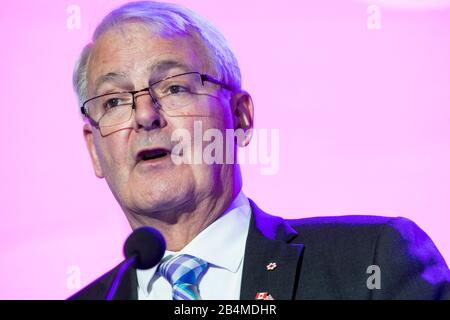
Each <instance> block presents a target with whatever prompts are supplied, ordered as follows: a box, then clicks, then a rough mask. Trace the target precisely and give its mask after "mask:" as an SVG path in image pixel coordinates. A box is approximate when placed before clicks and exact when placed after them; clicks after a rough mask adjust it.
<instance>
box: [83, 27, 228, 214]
mask: <svg viewBox="0 0 450 320" xmlns="http://www.w3.org/2000/svg"><path fill="white" fill-rule="evenodd" d="M183 66H184V67H183ZM211 69H212V68H211V67H210V65H209V62H208V58H207V55H206V50H205V49H204V47H203V46H202V45H201V44H200V43H199V42H198V41H196V40H195V39H194V38H192V37H187V36H186V37H181V36H179V37H176V38H171V39H163V38H161V37H158V36H155V35H152V34H151V33H150V32H149V31H148V29H146V28H145V27H144V26H143V25H141V24H138V23H128V24H124V25H122V26H121V27H120V28H117V29H113V30H110V31H107V32H106V33H105V34H103V35H102V36H101V37H100V38H99V39H98V40H97V41H96V43H95V46H94V48H93V50H92V53H91V56H90V58H89V61H88V65H87V81H88V96H89V97H92V96H97V95H101V94H105V93H111V92H117V91H132V90H140V89H143V88H145V87H147V86H148V83H149V81H150V82H152V81H153V82H154V81H158V80H160V79H163V78H166V77H168V76H172V75H176V74H180V73H183V72H189V71H198V72H200V73H208V74H211V75H213V76H215V72H214V70H211ZM108 74H109V76H107V77H105V75H108ZM111 75H113V76H111ZM102 79H103V80H105V79H107V80H106V81H101V80H102ZM99 83H102V84H100V85H99ZM219 91H220V89H219V88H217V89H216V92H215V93H213V95H214V96H216V97H213V96H209V95H204V96H199V97H198V105H196V106H192V108H191V109H190V110H191V111H192V112H191V115H189V112H187V114H186V116H172V115H168V114H167V113H166V112H164V111H161V110H158V109H157V108H155V107H154V105H153V103H152V102H151V99H150V97H149V95H148V94H146V93H145V92H143V93H142V94H137V97H136V100H135V101H136V109H135V113H134V115H133V116H132V118H131V120H130V125H129V126H128V127H127V128H125V129H121V130H117V131H115V132H113V133H111V134H108V135H103V136H102V134H100V132H99V130H98V129H97V128H94V127H93V126H91V125H90V124H85V126H84V134H85V139H86V142H87V145H88V149H89V152H90V155H91V157H92V161H93V165H94V169H95V172H96V175H97V176H98V177H105V179H106V181H107V183H108V185H109V187H110V189H111V191H112V192H113V194H114V196H115V197H116V199H117V200H118V201H119V203H120V205H121V206H122V208H124V209H126V210H125V211H126V212H128V211H131V212H133V213H136V214H145V215H148V214H150V215H151V214H154V215H157V214H158V212H161V211H166V210H169V211H170V210H171V209H173V210H177V209H179V208H186V207H189V206H193V205H195V202H198V201H200V200H202V199H203V198H207V197H211V196H214V194H219V193H221V192H223V189H224V188H226V187H225V186H227V185H231V184H232V183H231V182H232V181H231V180H232V176H233V166H232V165H217V164H214V165H208V164H205V163H204V161H202V164H180V165H176V164H175V163H174V162H173V161H172V156H173V155H172V156H171V155H167V156H165V157H162V158H158V159H153V160H144V159H143V158H142V151H143V150H147V151H149V150H154V149H155V148H161V149H165V150H169V152H170V150H172V149H173V146H174V145H175V144H176V143H177V141H173V138H172V133H173V132H174V131H175V132H176V131H177V130H179V129H185V130H187V131H189V132H190V135H191V137H192V138H193V137H194V122H195V121H201V122H202V129H203V131H204V130H207V129H208V128H216V129H219V130H220V131H222V132H225V129H227V128H233V127H234V122H235V120H234V119H233V116H232V112H231V110H230V103H229V98H228V99H226V98H224V97H225V96H224V95H221V94H220V92H219ZM196 110H197V111H198V110H201V117H197V116H195V114H196V112H195V111H196ZM223 136H225V134H224V135H223ZM184 143H191V142H190V141H186V142H184ZM144 153H145V152H144Z"/></svg>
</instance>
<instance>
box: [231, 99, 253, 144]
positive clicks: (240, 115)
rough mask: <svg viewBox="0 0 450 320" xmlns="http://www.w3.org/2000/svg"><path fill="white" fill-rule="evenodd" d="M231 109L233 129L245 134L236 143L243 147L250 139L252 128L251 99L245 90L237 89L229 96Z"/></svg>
mask: <svg viewBox="0 0 450 320" xmlns="http://www.w3.org/2000/svg"><path fill="white" fill-rule="evenodd" d="M231 110H232V111H233V119H234V129H235V130H239V129H241V130H242V131H243V132H244V134H245V136H244V139H243V140H241V139H238V145H239V146H240V147H245V146H247V145H248V144H249V143H250V140H251V139H252V131H253V130H252V129H253V101H252V97H251V96H250V94H249V93H247V92H246V91H239V92H238V93H235V94H234V96H233V97H232V98H231Z"/></svg>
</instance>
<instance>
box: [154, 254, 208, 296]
mask: <svg viewBox="0 0 450 320" xmlns="http://www.w3.org/2000/svg"><path fill="white" fill-rule="evenodd" d="M207 268H208V263H207V262H206V261H203V260H202V259H200V258H197V257H193V256H191V255H188V254H182V255H179V256H175V257H171V258H170V259H169V260H166V261H163V262H161V263H160V265H159V267H158V271H159V273H160V274H161V275H162V276H163V277H164V278H166V279H167V280H168V281H169V282H170V284H171V285H172V298H173V300H201V298H200V293H199V291H198V282H199V280H200V278H201V277H202V276H203V274H204V273H205V271H206V269H207Z"/></svg>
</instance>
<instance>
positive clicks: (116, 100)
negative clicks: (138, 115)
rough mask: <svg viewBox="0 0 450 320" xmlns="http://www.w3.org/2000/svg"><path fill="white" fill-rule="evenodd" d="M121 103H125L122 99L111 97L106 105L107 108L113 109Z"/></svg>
mask: <svg viewBox="0 0 450 320" xmlns="http://www.w3.org/2000/svg"><path fill="white" fill-rule="evenodd" d="M121 104H123V101H122V99H119V98H111V99H108V100H106V102H105V104H104V107H105V109H111V108H114V107H117V106H120V105H121Z"/></svg>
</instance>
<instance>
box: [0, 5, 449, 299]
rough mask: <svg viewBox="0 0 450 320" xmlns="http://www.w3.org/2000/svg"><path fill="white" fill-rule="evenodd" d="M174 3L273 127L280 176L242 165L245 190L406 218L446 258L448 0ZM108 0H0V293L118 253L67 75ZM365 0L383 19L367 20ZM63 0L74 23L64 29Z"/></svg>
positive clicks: (266, 200) (84, 280)
mask: <svg viewBox="0 0 450 320" xmlns="http://www.w3.org/2000/svg"><path fill="white" fill-rule="evenodd" d="M176 2H179V3H181V4H184V5H186V6H188V7H189V8H191V9H193V10H195V11H197V12H199V13H200V14H202V15H204V16H205V17H207V18H208V19H209V20H210V21H212V22H213V23H214V24H215V25H216V26H217V27H218V28H219V29H220V30H221V31H222V32H223V33H224V35H225V36H226V37H227V38H228V40H229V42H230V44H231V47H232V48H233V49H234V51H235V53H236V55H237V57H238V60H239V62H240V66H241V69H242V74H243V83H244V88H245V89H247V90H248V91H249V92H251V93H252V94H253V98H254V102H255V105H256V127H257V128H267V129H279V133H280V167H279V172H278V174H276V175H272V176H266V175H261V174H260V166H255V165H253V166H252V165H245V166H243V174H244V190H245V193H246V194H247V195H248V196H250V197H251V198H252V199H254V200H255V201H256V202H257V203H258V204H259V205H260V206H261V207H262V208H263V209H265V210H266V211H268V212H270V213H273V214H279V215H282V216H284V217H308V216H319V215H341V214H375V215H386V216H404V217H408V218H410V219H412V220H414V221H415V222H416V223H417V224H418V225H419V226H421V227H422V228H423V229H424V230H425V231H426V232H427V233H428V234H429V235H430V236H431V237H432V238H433V240H434V241H435V243H436V244H437V246H438V248H439V249H440V250H441V252H442V253H443V255H444V256H445V257H446V260H447V261H450V233H449V231H448V227H449V223H450V216H449V213H450V199H449V198H450V197H449V196H450V192H449V189H450V166H449V163H450V139H449V138H450V105H449V103H450V41H449V40H450V38H449V33H450V3H449V2H450V1H400V0H398V1H390V5H389V6H386V5H384V4H383V3H384V2H387V1H381V2H377V1H372V2H370V3H367V2H365V1H356V0H355V1H351V0H347V1H334V0H328V1H325V0H320V1H318V0H310V1H298V0H290V1H288V0H277V1H261V0H252V1H249V0H245V1H242V0H236V1H205V0H190V1H176ZM120 3H122V2H121V1H106V0H103V1H96V2H95V3H94V2H93V1H87V0H75V1H49V0H46V1H31V0H30V1H23V0H21V1H9V2H6V1H4V2H2V5H1V10H0V33H1V34H0V39H1V41H2V45H1V50H0V55H1V59H0V64H1V66H0V70H1V72H0V79H1V80H0V81H1V82H0V90H1V91H0V92H1V93H0V95H1V101H2V103H1V110H2V116H1V117H0V123H1V125H0V130H1V131H0V146H1V158H0V159H1V160H0V161H1V166H0V177H1V180H2V182H1V185H0V188H1V190H0V197H1V206H0V211H1V214H2V216H1V221H2V223H1V224H0V252H1V253H0V257H1V264H0V268H1V270H0V298H2V299H50V298H52V299H64V298H66V297H68V296H69V295H71V294H73V293H74V292H75V291H77V289H76V288H73V287H70V286H67V281H68V279H69V274H68V268H69V267H70V266H77V267H79V269H80V270H81V286H84V285H86V284H88V283H89V282H90V281H92V280H93V279H95V278H96V277H98V276H100V275H101V274H103V273H104V272H105V271H107V270H109V269H110V268H112V267H113V266H114V265H115V264H116V263H118V262H119V261H120V260H121V259H122V253H121V251H122V243H123V241H124V239H125V238H126V236H127V235H128V233H129V232H130V228H129V226H128V224H127V221H126V220H125V218H124V216H123V214H122V212H121V211H120V209H119V207H118V205H117V204H116V201H115V200H114V198H113V196H112V195H111V193H110V191H109V189H108V187H107V185H106V183H105V182H104V181H102V180H98V179H97V178H95V176H94V173H93V170H92V168H91V165H90V161H89V158H88V154H87V151H86V150H85V147H84V141H83V139H82V134H81V133H82V132H81V124H82V122H81V120H80V118H79V116H78V109H77V107H78V106H77V102H76V99H75V96H74V94H73V92H72V87H71V75H72V68H73V65H74V62H75V60H76V58H77V56H78V54H79V52H80V50H81V48H82V46H83V45H84V44H85V43H87V41H88V40H89V39H90V36H91V34H92V32H93V30H94V28H95V26H96V24H97V23H98V22H99V20H100V18H101V17H102V16H103V15H104V14H106V13H107V12H108V11H109V10H110V9H111V8H114V7H116V6H117V5H118V4H120ZM377 3H380V9H381V29H380V30H369V29H368V28H367V25H366V21H367V19H368V14H367V12H366V9H367V6H368V5H369V4H377ZM396 3H402V5H401V6H397V5H396ZM71 4H76V5H78V6H80V8H81V29H79V30H69V29H68V28H67V27H66V20H67V18H68V14H67V13H66V9H67V7H68V6H69V5H71ZM355 245H357V244H355Z"/></svg>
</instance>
